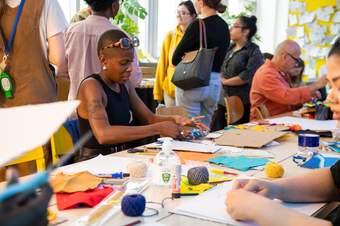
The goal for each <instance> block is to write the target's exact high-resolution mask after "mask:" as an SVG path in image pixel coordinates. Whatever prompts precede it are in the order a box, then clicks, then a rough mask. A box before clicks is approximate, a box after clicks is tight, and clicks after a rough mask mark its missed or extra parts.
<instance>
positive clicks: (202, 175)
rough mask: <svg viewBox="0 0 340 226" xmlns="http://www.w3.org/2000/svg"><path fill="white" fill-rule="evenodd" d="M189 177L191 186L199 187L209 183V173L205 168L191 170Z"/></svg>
mask: <svg viewBox="0 0 340 226" xmlns="http://www.w3.org/2000/svg"><path fill="white" fill-rule="evenodd" d="M187 176H188V181H189V184H190V185H199V184H203V183H208V181H209V171H208V169H207V167H205V166H199V167H194V168H191V169H189V171H188V175H187Z"/></svg>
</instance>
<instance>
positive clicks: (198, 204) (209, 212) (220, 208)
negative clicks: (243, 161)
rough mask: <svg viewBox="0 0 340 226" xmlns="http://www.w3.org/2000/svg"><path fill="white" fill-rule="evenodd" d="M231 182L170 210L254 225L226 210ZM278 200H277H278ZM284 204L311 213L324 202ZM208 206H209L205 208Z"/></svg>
mask: <svg viewBox="0 0 340 226" xmlns="http://www.w3.org/2000/svg"><path fill="white" fill-rule="evenodd" d="M231 186H232V182H226V183H223V184H220V185H217V186H216V187H214V188H212V189H210V190H209V191H206V192H204V193H202V194H200V195H198V196H196V197H194V198H193V199H190V200H185V201H184V202H182V203H181V204H180V205H179V206H177V207H176V208H174V209H173V210H170V212H172V213H175V214H180V215H186V216H190V217H194V218H200V219H205V220H209V221H214V222H218V223H222V224H228V225H237V226H238V225H241V226H246V225H256V224H255V223H254V222H240V221H235V220H233V219H232V218H231V216H230V215H229V214H228V213H227V211H226V206H225V200H226V196H227V192H228V191H229V190H231ZM278 202H279V201H278ZM282 204H283V205H284V206H286V207H288V208H291V209H294V210H296V211H298V212H300V213H304V214H306V215H311V214H313V213H314V212H316V211H317V210H319V209H320V208H321V207H322V206H323V205H324V204H323V203H313V204H306V203H304V204H300V203H282ZM207 207H209V208H207Z"/></svg>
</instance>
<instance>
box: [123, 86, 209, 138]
mask: <svg viewBox="0 0 340 226" xmlns="http://www.w3.org/2000/svg"><path fill="white" fill-rule="evenodd" d="M128 87H130V88H129V97H130V103H131V108H132V109H133V112H134V113H135V115H136V116H137V118H138V119H139V120H141V121H142V122H144V123H147V124H158V123H162V122H172V123H176V125H178V126H179V127H178V128H179V129H180V130H181V129H182V128H181V127H182V126H190V127H196V128H199V129H201V130H209V128H208V127H207V126H205V125H204V124H203V123H202V122H201V121H200V120H201V119H202V118H204V116H197V117H193V118H191V119H188V118H185V117H182V116H179V115H169V116H162V115H155V114H154V113H152V112H151V111H150V110H149V109H148V108H147V107H146V105H145V104H144V103H143V101H142V100H141V99H140V98H139V96H138V95H137V93H136V90H135V89H134V88H131V85H129V84H128ZM178 132H180V131H178ZM174 137H175V136H174Z"/></svg>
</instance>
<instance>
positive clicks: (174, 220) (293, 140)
mask: <svg viewBox="0 0 340 226" xmlns="http://www.w3.org/2000/svg"><path fill="white" fill-rule="evenodd" d="M279 142H280V145H279V146H272V147H270V148H268V149H266V150H267V151H269V152H270V153H272V154H273V155H274V159H273V161H276V162H280V163H281V164H283V166H284V168H285V172H286V173H285V175H284V177H289V176H293V175H297V174H300V173H304V172H307V171H309V170H308V169H304V168H301V167H298V166H296V165H295V164H294V163H293V162H292V160H291V156H292V155H293V154H294V153H295V152H296V151H297V136H296V135H293V134H292V135H290V136H288V137H287V136H286V139H281V141H279ZM113 156H121V157H130V158H135V159H149V158H153V157H154V156H153V155H143V154H129V153H127V152H120V153H116V154H113ZM73 166H74V165H68V166H65V167H66V168H72V167H73ZM216 167H217V166H216ZM228 170H229V169H228ZM230 171H232V170H230ZM245 175H248V176H255V177H258V178H264V175H263V172H262V171H260V170H250V171H248V172H246V173H245ZM4 184H5V183H2V184H1V185H0V187H3V186H4ZM143 194H144V195H145V197H146V200H147V201H152V202H158V203H160V202H161V201H162V200H163V199H164V198H166V197H170V196H171V189H170V188H164V187H160V186H155V185H150V186H149V187H148V188H147V189H146V190H145V192H144V193H143ZM192 198H193V197H182V198H180V199H177V200H167V201H165V208H164V209H162V208H161V207H160V205H157V204H156V205H155V204H152V205H149V204H148V206H150V207H153V208H156V209H158V210H159V211H160V214H159V215H157V216H155V217H151V218H140V219H142V220H143V222H155V221H157V222H159V223H161V225H174V226H175V225H176V226H181V225H183V226H184V225H196V226H203V225H204V226H218V225H223V224H219V223H215V222H211V221H206V220H201V219H197V218H192V217H187V216H181V215H176V214H172V213H169V212H168V211H167V210H168V209H172V208H174V207H175V206H177V205H179V204H180V203H181V202H183V201H185V200H188V199H192ZM50 207H51V208H52V209H53V210H54V211H56V212H57V214H58V216H60V217H62V218H65V219H67V222H65V223H63V224H60V225H63V226H65V225H75V221H76V220H77V219H79V218H80V217H82V216H84V215H87V214H89V212H90V211H91V210H92V208H78V209H71V210H64V211H58V210H57V207H56V202H55V197H52V200H51V202H50ZM207 208H209V207H207ZM137 219H139V218H131V217H126V216H124V215H123V213H121V212H120V213H118V214H117V215H115V216H114V217H112V218H111V219H110V220H109V221H108V222H107V224H106V225H125V224H129V223H131V222H134V221H136V220H137Z"/></svg>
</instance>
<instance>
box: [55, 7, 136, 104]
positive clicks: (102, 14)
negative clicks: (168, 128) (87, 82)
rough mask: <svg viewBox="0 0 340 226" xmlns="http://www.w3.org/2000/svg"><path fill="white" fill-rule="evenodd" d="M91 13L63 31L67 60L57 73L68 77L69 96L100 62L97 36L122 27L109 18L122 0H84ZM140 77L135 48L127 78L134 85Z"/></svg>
mask: <svg viewBox="0 0 340 226" xmlns="http://www.w3.org/2000/svg"><path fill="white" fill-rule="evenodd" d="M85 2H86V3H87V4H88V5H89V7H90V8H91V12H92V14H91V15H90V16H88V17H87V18H86V19H85V20H83V21H80V22H78V23H75V24H72V25H71V26H70V27H69V28H68V29H67V31H66V33H65V46H66V64H65V65H64V67H63V68H62V69H61V70H60V72H59V75H61V76H63V77H69V78H70V91H69V95H68V99H69V100H73V99H76V96H77V92H78V88H79V85H80V82H81V80H83V79H84V78H85V77H86V76H88V75H91V74H94V73H98V72H99V71H100V70H101V65H100V62H99V59H98V55H97V44H98V40H99V38H100V36H101V35H102V34H103V33H104V32H105V31H108V30H111V29H116V30H121V29H120V28H119V27H117V26H115V25H113V24H112V23H111V21H110V19H111V18H114V17H115V16H116V15H117V13H118V11H119V7H120V3H121V2H122V1H119V0H105V1H103V0H85ZM141 80H142V72H141V70H140V68H139V64H138V59H137V54H136V52H135V53H134V58H133V63H132V72H131V76H130V81H131V83H132V85H133V86H134V87H137V86H138V85H139V84H140V82H141Z"/></svg>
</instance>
